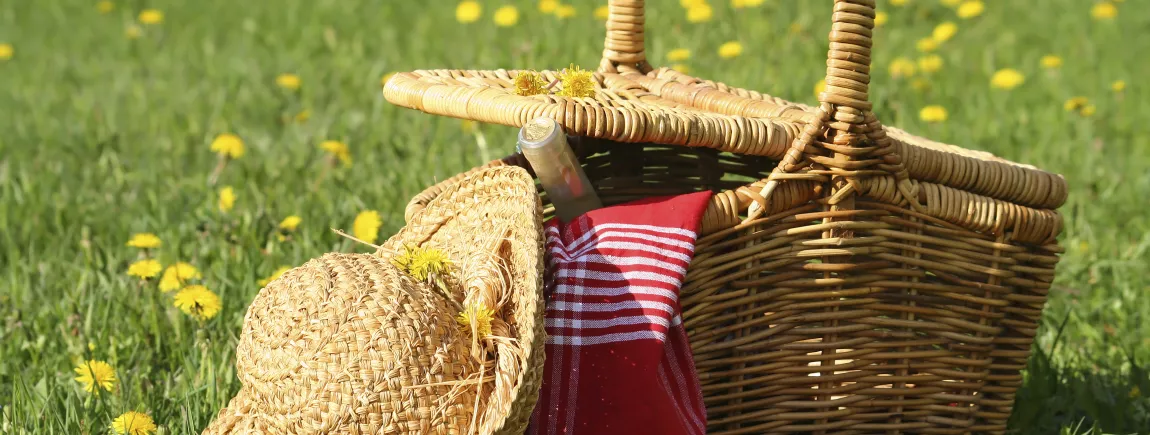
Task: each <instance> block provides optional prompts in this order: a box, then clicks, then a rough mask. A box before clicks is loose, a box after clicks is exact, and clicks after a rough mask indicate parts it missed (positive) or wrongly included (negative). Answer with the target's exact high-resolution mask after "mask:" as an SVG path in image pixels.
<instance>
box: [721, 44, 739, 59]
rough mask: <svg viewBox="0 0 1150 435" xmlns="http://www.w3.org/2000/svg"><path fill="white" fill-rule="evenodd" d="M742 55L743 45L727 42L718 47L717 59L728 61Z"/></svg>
mask: <svg viewBox="0 0 1150 435" xmlns="http://www.w3.org/2000/svg"><path fill="white" fill-rule="evenodd" d="M742 54H743V44H742V43H740V42H739V41H729V42H726V43H724V44H723V45H720V46H719V57H721V58H723V59H730V58H733V57H739V55H742Z"/></svg>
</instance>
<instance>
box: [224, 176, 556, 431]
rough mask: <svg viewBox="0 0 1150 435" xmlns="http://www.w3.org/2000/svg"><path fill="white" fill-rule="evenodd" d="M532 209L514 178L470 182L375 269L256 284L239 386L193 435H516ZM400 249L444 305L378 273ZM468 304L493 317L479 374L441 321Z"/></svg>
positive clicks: (528, 368)
mask: <svg viewBox="0 0 1150 435" xmlns="http://www.w3.org/2000/svg"><path fill="white" fill-rule="evenodd" d="M539 207H540V204H539V199H538V197H537V196H536V195H535V187H534V183H533V181H532V179H531V177H530V176H529V175H528V174H527V172H526V171H524V170H523V169H519V168H494V169H491V170H487V171H482V172H480V173H477V174H474V175H473V176H471V177H469V178H467V179H462V180H460V182H459V183H457V184H456V185H454V186H452V188H451V189H448V190H447V191H445V192H443V195H442V196H440V199H439V200H437V201H433V202H431V203H430V204H429V205H428V207H427V208H425V209H424V211H423V212H422V213H419V214H418V215H416V216H413V219H412V222H411V223H410V224H408V225H407V227H406V228H404V229H403V230H402V231H401V232H400V233H398V234H396V235H395V236H393V237H392V238H390V239H389V240H388V241H387V242H385V243H384V245H383V246H382V247H381V249H380V251H379V252H378V253H377V255H368V254H327V255H324V256H322V257H320V258H317V259H314V260H311V261H309V262H307V263H306V264H304V265H303V266H300V267H297V268H295V269H292V270H290V271H288V272H286V273H285V274H283V276H281V277H280V278H277V279H276V280H274V281H272V282H271V283H269V284H268V285H267V287H265V288H264V289H263V290H261V291H260V294H259V295H258V296H257V297H256V298H255V300H254V301H253V302H252V305H251V307H250V308H249V309H248V313H247V316H246V318H245V319H244V328H243V332H242V334H241V336H240V341H239V345H238V347H237V349H236V369H237V373H238V375H239V378H240V381H241V382H242V384H243V386H242V388H241V389H240V391H239V393H237V394H236V396H235V397H234V398H233V399H232V400H231V402H230V403H229V404H228V407H227V408H225V409H224V410H222V411H220V415H219V417H218V418H217V419H216V420H215V421H213V423H212V424H211V425H210V426H209V427H208V428H207V429H206V430H205V431H204V434H225V433H228V434H235V433H244V434H249V433H250V434H264V433H284V434H287V433H291V434H319V433H349V434H351V433H368V434H377V433H378V434H384V433H386V434H465V433H477V434H507V435H511V434H515V435H519V434H522V433H523V431H524V430H525V429H526V426H527V423H528V421H529V419H530V415H531V411H532V409H533V408H534V406H535V400H536V396H537V392H538V390H539V386H540V378H541V376H542V367H543V344H544V339H545V335H544V332H543V318H542V316H543V304H542V303H543V299H542V296H541V291H542V287H541V285H542V278H541V276H542V266H543V265H542V262H541V255H542V242H543V240H542V224H541V221H540V216H541V215H540V208H539ZM404 246H422V247H425V248H428V247H430V248H436V249H439V250H441V251H442V252H444V253H445V254H446V255H447V257H448V258H450V259H451V261H452V262H453V266H452V267H453V269H454V270H456V271H457V272H455V273H453V274H451V276H447V277H444V278H445V279H446V280H447V281H449V282H450V285H449V286H448V288H449V289H452V290H453V291H454V292H455V294H451V295H450V297H448V295H444V294H443V293H442V292H437V291H434V290H433V289H431V288H430V287H429V286H428V285H427V284H426V283H424V282H416V281H415V280H414V279H413V278H412V277H410V276H408V275H407V274H406V273H404V272H402V271H400V270H399V269H397V268H396V267H395V266H394V265H392V264H391V263H390V262H389V260H390V259H391V258H394V255H395V251H397V250H398V249H399V248H401V247H404ZM456 284H458V285H456ZM476 298H479V299H482V300H483V302H484V303H485V304H486V306H489V307H492V308H494V311H495V316H494V320H493V321H492V331H493V333H492V334H491V336H489V337H495V338H489V343H490V348H489V349H490V352H484V354H483V358H482V360H483V363H480V360H481V359H479V358H475V357H474V356H473V353H472V352H473V351H472V348H471V344H472V340H471V338H470V336H469V335H468V333H467V332H466V330H465V329H461V325H459V324H458V323H457V321H456V319H455V317H456V315H457V314H458V313H459V312H460V309H459V308H458V307H459V306H460V305H461V304H462V303H463V302H464V300H465V299H466V300H468V301H470V300H474V299H476ZM481 376H482V379H483V381H482V382H481V383H480V382H476V381H477V380H478V379H480V377H481ZM475 410H479V412H480V415H475V414H476V413H475ZM472 429H474V431H472Z"/></svg>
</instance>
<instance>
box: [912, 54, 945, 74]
mask: <svg viewBox="0 0 1150 435" xmlns="http://www.w3.org/2000/svg"><path fill="white" fill-rule="evenodd" d="M918 69H919V70H921V71H922V72H923V73H927V74H929V73H933V72H937V71H938V70H940V69H942V57H941V56H939V55H937V54H931V55H928V56H923V57H920V58H919V59H918Z"/></svg>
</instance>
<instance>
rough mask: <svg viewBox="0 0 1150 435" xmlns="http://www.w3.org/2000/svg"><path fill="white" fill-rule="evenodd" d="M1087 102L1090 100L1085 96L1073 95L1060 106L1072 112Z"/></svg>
mask: <svg viewBox="0 0 1150 435" xmlns="http://www.w3.org/2000/svg"><path fill="white" fill-rule="evenodd" d="M1089 103H1090V100H1089V99H1088V98H1086V97H1074V98H1071V99H1069V100H1066V102H1065V103H1062V108H1063V109H1065V110H1066V111H1067V112H1073V111H1075V110H1078V109H1081V108H1083V107H1084V106H1086V105H1087V104H1089Z"/></svg>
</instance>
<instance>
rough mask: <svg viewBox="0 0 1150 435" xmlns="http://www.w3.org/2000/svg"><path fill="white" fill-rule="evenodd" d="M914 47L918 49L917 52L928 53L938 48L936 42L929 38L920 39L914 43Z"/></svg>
mask: <svg viewBox="0 0 1150 435" xmlns="http://www.w3.org/2000/svg"><path fill="white" fill-rule="evenodd" d="M915 47H916V48H918V51H921V52H923V53H929V52H932V51H934V50H935V49H937V48H938V41H936V40H935V39H934V38H931V37H926V38H922V39H919V40H918V42H917V43H915Z"/></svg>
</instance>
